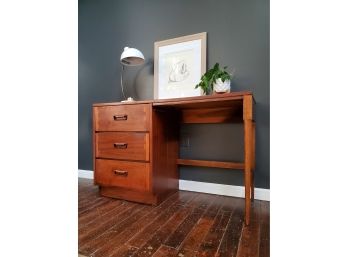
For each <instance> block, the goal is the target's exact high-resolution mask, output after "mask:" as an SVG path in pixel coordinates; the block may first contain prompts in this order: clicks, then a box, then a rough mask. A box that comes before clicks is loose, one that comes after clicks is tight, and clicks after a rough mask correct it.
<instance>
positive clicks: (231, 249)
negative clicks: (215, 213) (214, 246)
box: [215, 208, 244, 257]
mask: <svg viewBox="0 0 348 257" xmlns="http://www.w3.org/2000/svg"><path fill="white" fill-rule="evenodd" d="M243 212H244V210H243V209H242V208H236V209H235V211H234V212H233V213H232V215H231V218H230V220H229V222H228V224H227V228H226V231H225V234H224V236H223V238H222V240H221V243H220V246H219V249H218V252H217V253H216V255H215V256H216V257H235V256H236V255H237V250H238V244H239V239H240V235H241V233H242V228H243V221H244V213H243Z"/></svg>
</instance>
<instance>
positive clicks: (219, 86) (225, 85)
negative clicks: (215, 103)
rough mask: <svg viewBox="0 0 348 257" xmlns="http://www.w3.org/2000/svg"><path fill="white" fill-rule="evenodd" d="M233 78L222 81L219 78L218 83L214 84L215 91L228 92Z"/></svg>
mask: <svg viewBox="0 0 348 257" xmlns="http://www.w3.org/2000/svg"><path fill="white" fill-rule="evenodd" d="M230 85H231V80H225V82H222V80H221V79H217V80H216V83H214V84H213V89H214V92H216V93H227V92H230V90H231V86H230Z"/></svg>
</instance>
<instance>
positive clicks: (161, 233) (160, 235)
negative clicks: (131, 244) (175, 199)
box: [132, 206, 191, 257]
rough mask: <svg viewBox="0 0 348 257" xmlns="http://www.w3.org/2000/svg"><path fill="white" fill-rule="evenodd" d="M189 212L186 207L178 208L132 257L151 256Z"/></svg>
mask: <svg viewBox="0 0 348 257" xmlns="http://www.w3.org/2000/svg"><path fill="white" fill-rule="evenodd" d="M190 211H191V210H190V208H188V207H183V206H179V207H178V208H177V209H176V211H175V213H174V215H173V216H172V218H170V219H169V220H168V221H167V222H166V223H165V224H164V225H163V226H162V227H161V228H160V229H158V230H157V231H156V232H155V233H154V234H153V235H152V237H151V238H150V239H149V240H148V241H147V242H146V243H145V244H144V245H143V246H142V247H141V248H140V249H139V250H138V251H137V252H136V253H135V254H134V256H132V257H146V256H147V257H148V256H152V255H153V254H154V253H155V252H156V251H157V250H158V248H160V246H161V245H162V244H163V243H164V242H165V241H166V239H167V238H168V237H169V235H170V234H171V233H172V232H173V231H174V230H175V229H176V228H177V227H178V226H179V225H180V224H181V223H182V221H183V220H184V219H185V218H186V217H187V215H189V213H190Z"/></svg>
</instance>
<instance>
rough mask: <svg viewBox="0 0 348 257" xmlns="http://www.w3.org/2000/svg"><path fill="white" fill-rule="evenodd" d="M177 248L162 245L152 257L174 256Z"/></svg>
mask: <svg viewBox="0 0 348 257" xmlns="http://www.w3.org/2000/svg"><path fill="white" fill-rule="evenodd" d="M176 253H177V250H175V249H174V248H171V247H168V246H166V245H162V246H161V247H160V248H159V249H158V250H157V251H156V252H155V253H154V255H152V257H164V256H165V257H174V256H176Z"/></svg>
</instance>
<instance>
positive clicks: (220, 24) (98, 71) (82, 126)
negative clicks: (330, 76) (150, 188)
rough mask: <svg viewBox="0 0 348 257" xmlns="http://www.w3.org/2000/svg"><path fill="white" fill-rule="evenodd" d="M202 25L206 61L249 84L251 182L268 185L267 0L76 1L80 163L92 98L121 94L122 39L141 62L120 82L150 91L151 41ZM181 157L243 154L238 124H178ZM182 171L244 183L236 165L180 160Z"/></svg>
mask: <svg viewBox="0 0 348 257" xmlns="http://www.w3.org/2000/svg"><path fill="white" fill-rule="evenodd" d="M199 32H207V33H208V45H207V60H208V63H207V67H208V68H210V67H212V66H213V65H214V64H215V63H216V62H219V63H220V64H221V65H228V67H229V68H230V69H232V68H234V69H235V70H236V78H235V80H234V81H233V82H232V85H231V86H232V90H233V91H241V90H251V91H253V93H254V96H255V99H256V102H257V105H256V120H257V130H256V137H257V139H256V144H257V148H256V156H257V158H256V162H257V164H256V173H255V185H256V187H261V188H269V186H270V183H269V170H270V164H269V159H270V155H269V151H270V148H269V145H270V144H269V141H270V136H269V134H270V130H269V122H270V120H269V118H270V116H269V107H270V106H269V97H270V92H269V54H270V53H269V0H214V1H213V0H204V1H202V0H190V1H188V0H175V1H173V0H170V1H169V0H168V1H167V0H166V1H164V0H148V1H144V0H119V1H116V0H103V1H95V0H93V1H92V0H80V1H79V99H78V100H79V101H78V111H79V131H78V132H79V133H78V134H79V137H78V138H79V169H89V170H91V169H92V142H91V131H92V120H91V117H92V116H91V106H92V104H93V103H95V102H113V101H120V100H122V94H121V90H120V83H119V81H120V74H119V73H120V68H121V66H120V63H119V58H120V55H121V53H122V51H123V47H125V46H130V47H135V48H138V49H139V50H141V51H142V52H143V54H144V55H145V58H146V64H145V65H144V66H142V67H132V68H128V69H127V71H126V77H125V82H124V83H125V85H127V87H126V92H127V94H128V95H133V96H136V97H135V98H136V99H142V100H143V99H152V98H153V52H154V42H155V41H160V40H164V39H170V38H174V37H179V36H184V35H190V34H195V33H199ZM181 132H182V134H184V135H188V136H189V138H190V147H189V148H181V153H180V155H181V156H182V157H184V158H185V157H186V158H197V159H200V158H202V159H204V158H210V159H212V160H214V159H216V160H226V161H227V160H235V161H242V160H243V148H242V147H240V146H241V145H242V144H243V141H242V136H243V128H242V126H241V125H232V124H223V125H214V124H213V125H184V126H182V128H181ZM180 178H181V179H187V180H195V181H203V182H213V183H222V184H233V185H242V184H243V174H242V173H241V172H240V171H231V170H225V169H210V168H209V169H208V168H194V167H192V168H189V167H185V168H181V169H180Z"/></svg>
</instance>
